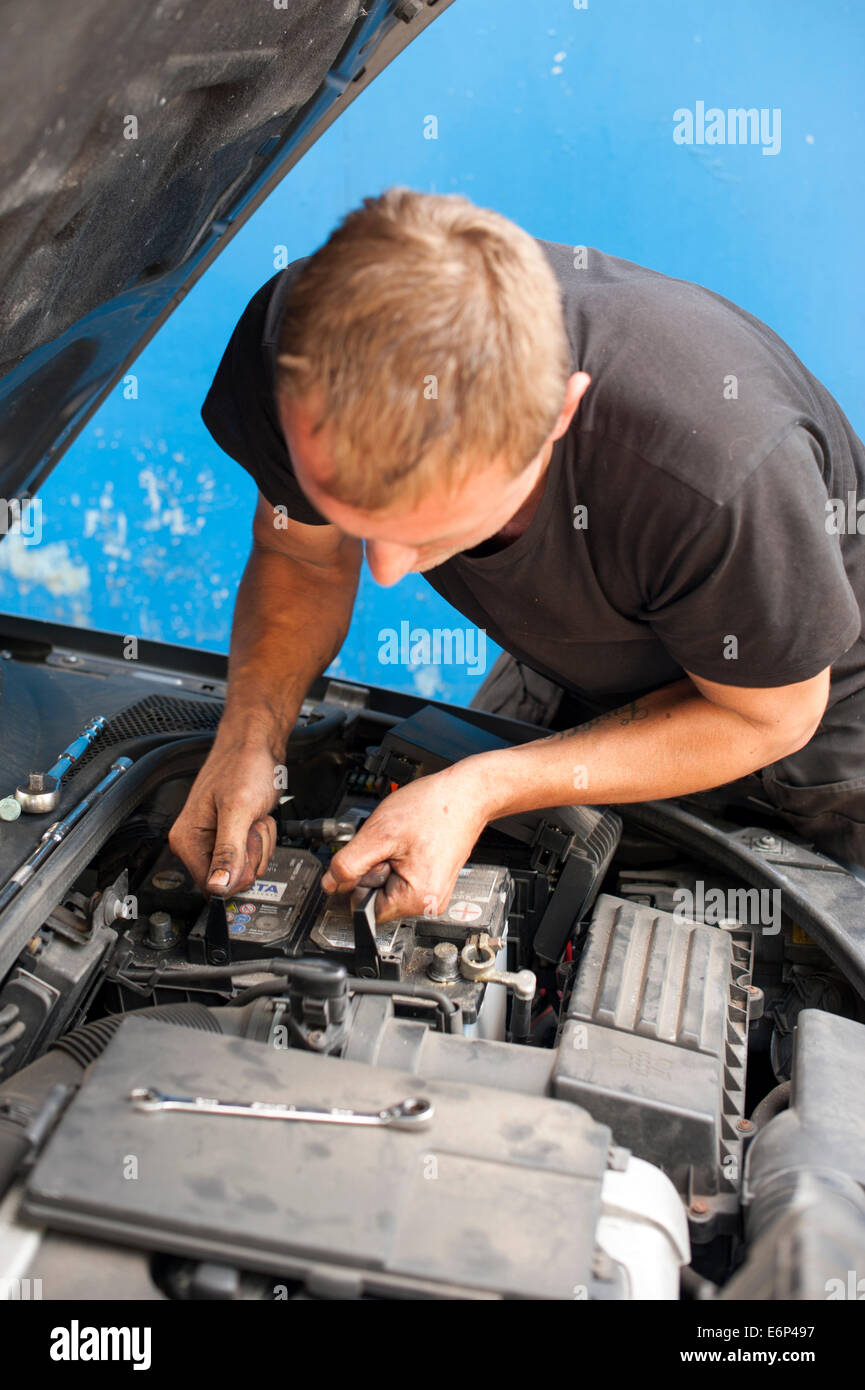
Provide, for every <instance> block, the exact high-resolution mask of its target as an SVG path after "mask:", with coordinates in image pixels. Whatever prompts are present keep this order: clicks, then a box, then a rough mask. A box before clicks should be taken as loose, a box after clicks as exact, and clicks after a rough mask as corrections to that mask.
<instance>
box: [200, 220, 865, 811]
mask: <svg viewBox="0 0 865 1390" xmlns="http://www.w3.org/2000/svg"><path fill="white" fill-rule="evenodd" d="M539 245H540V246H541V248H542V249H543V251H544V252H545V254H546V255H547V257H548V259H549V261H550V264H551V265H552V268H553V270H554V272H555V275H556V278H557V280H558V283H559V286H560V289H561V295H562V303H563V308H564V314H565V323H566V327H567V333H568V338H569V341H570V346H571V354H572V360H573V365H574V370H578V369H579V370H584V371H587V372H588V373H589V374H590V376H591V378H592V382H591V385H590V386H589V388H588V390H587V392H586V394H585V396H584V397H583V399H582V401H581V402H580V404H579V406H578V408H577V412H576V415H575V417H574V420H573V422H572V424H571V426H570V428H569V430H568V431H567V433H566V434H565V436H564V437H563V438H562V439H561V440H559V441H557V443H556V445H555V447H554V449H553V454H552V459H551V462H550V466H549V472H548V475H547V480H546V485H545V489H544V493H543V497H542V499H541V503H540V506H539V508H538V510H537V512H536V513H535V516H534V517H533V519H532V521H531V523H530V525H529V527H528V529H527V530H526V531H525V532H524V533H523V535H522V536H520V537H519V538H518V539H517V540H516V541H514V542H512V543H511V544H509V545H507V546H506V547H505V548H504V549H501V550H498V551H495V552H494V553H492V554H490V553H488V548H485V547H484V546H479V547H476V548H475V549H474V550H472V551H468V552H463V553H461V554H459V555H457V556H454V557H453V558H452V559H450V560H448V561H446V562H445V563H444V564H442V565H440V566H438V567H437V568H436V569H433V570H429V571H427V573H426V574H425V576H424V577H425V578H426V579H427V580H428V581H429V583H430V584H432V586H433V587H434V588H435V589H436V590H438V592H439V593H440V594H442V595H443V597H444V598H445V599H447V600H448V602H450V603H451V604H453V606H454V607H455V608H457V609H458V610H459V611H460V612H461V613H463V614H464V615H465V616H466V617H467V618H468V619H469V620H470V621H471V622H473V623H475V624H476V625H477V626H478V627H482V628H484V629H485V630H486V632H487V633H488V635H489V636H490V637H491V638H492V639H493V640H494V641H495V642H497V643H498V644H499V645H500V646H502V647H503V648H505V649H506V650H507V651H509V652H511V653H513V655H514V656H516V657H517V658H518V659H519V660H521V661H523V662H526V663H527V664H528V665H529V666H531V667H533V668H534V669H535V670H537V671H539V672H540V673H541V674H542V675H545V676H548V677H550V678H551V679H553V680H554V681H556V682H558V683H559V684H560V685H563V686H564V687H565V688H566V689H568V690H570V691H571V692H572V693H573V694H574V695H575V696H576V697H577V698H578V699H579V700H581V701H584V702H585V703H586V704H587V705H588V706H589V707H591V708H593V709H609V708H612V707H614V706H615V705H617V704H621V703H623V702H624V701H626V700H628V699H632V698H635V697H636V696H637V695H639V694H643V693H645V692H647V691H649V690H654V689H657V688H658V687H659V686H662V685H665V684H667V683H669V682H670V681H674V680H677V679H680V678H681V676H682V674H683V672H684V671H691V672H693V673H694V674H695V675H698V676H702V677H704V678H706V679H708V680H712V681H718V682H721V683H722V684H727V685H738V686H780V685H788V684H792V683H793V682H796V681H802V680H806V679H807V678H809V677H811V676H814V675H816V674H817V673H818V672H819V671H821V670H822V669H823V668H824V667H826V666H828V665H830V664H831V665H832V668H833V669H832V692H831V696H830V708H829V710H827V713H826V715H825V717H824V720H823V723H822V725H821V728H820V730H819V731H818V734H817V735H816V736H815V738H814V739H812V741H811V743H810V744H809V745H808V747H807V748H806V749H803V750H801V751H800V752H799V753H798V754H795V755H793V757H792V758H789V759H785V760H784V761H783V763H779V764H776V765H775V767H776V770H778V775H779V776H782V775H783V778H784V780H786V781H789V782H790V783H793V784H798V785H802V786H806V785H810V786H813V785H814V784H818V783H825V782H835V781H839V780H843V779H849V778H852V777H855V776H859V777H861V776H863V775H865V722H863V721H865V643H863V640H862V638H861V637H860V629H861V626H862V606H863V601H865V536H860V535H858V533H857V532H856V530H855V525H854V527H853V529H852V533H851V532H850V531H848V532H846V533H843V534H840V535H839V534H836V527H837V522H833V520H832V515H833V514H832V513H831V512H830V511H829V510H828V508H827V499H843V501H844V506H845V508H847V499H848V495H849V494H850V493H853V494H855V495H856V496H862V497H865V446H863V444H862V441H861V440H860V439H859V438H858V437H857V435H856V434H855V432H854V431H853V429H852V427H851V425H850V423H849V422H848V421H847V419H846V417H845V416H844V414H843V412H842V411H841V409H840V408H839V406H838V405H837V403H836V402H835V400H834V399H833V397H832V396H831V395H830V394H829V392H828V391H827V390H826V389H825V387H824V386H822V385H821V383H820V382H819V381H817V380H816V378H815V377H814V376H812V374H811V373H810V372H809V371H807V369H806V368H805V367H804V366H803V364H802V363H801V362H800V361H799V359H798V358H797V357H796V356H795V354H794V353H793V352H792V351H791V350H790V348H789V347H787V345H786V344H785V343H784V342H783V341H782V340H781V339H780V338H779V337H778V336H777V334H775V333H773V332H772V330H771V329H769V328H768V327H767V326H766V325H765V324H763V323H761V322H760V321H759V320H758V319H755V318H754V317H753V316H752V315H750V314H748V313H746V312H745V311H743V310H742V309H740V308H738V307H737V306H736V305H734V304H732V303H730V301H729V300H726V299H723V298H722V297H721V296H719V295H716V294H714V293H713V292H712V291H710V290H707V289H704V288H702V287H700V286H698V285H693V284H690V283H688V282H687V281H683V280H674V279H671V278H669V277H667V276H664V275H660V274H658V273H657V272H655V271H652V270H647V269H645V268H644V267H642V266H638V265H634V264H632V263H631V262H629V261H624V260H621V259H619V258H617V257H614V256H607V255H605V254H604V253H603V252H600V251H596V250H592V249H590V250H589V251H588V254H587V257H586V261H587V264H586V266H585V268H578V267H575V265H574V259H575V257H574V254H573V251H572V248H571V247H569V246H563V245H559V244H556V243H552V242H544V241H541V242H539ZM301 264H303V262H302V261H296V262H294V263H293V265H292V266H289V267H288V268H287V269H286V270H284V271H281V272H280V273H279V274H277V275H275V276H274V277H273V278H272V279H271V280H269V281H268V282H267V284H265V285H263V286H262V287H261V289H260V290H259V291H258V292H257V293H256V294H255V295H254V296H253V298H252V300H251V301H250V303H249V305H248V307H247V309H246V310H245V312H244V314H243V315H242V317H241V319H240V321H239V323H238V324H237V327H236V328H235V330H234V333H233V335H232V338H231V340H230V342H229V344H228V347H227V348H226V351H225V355H224V356H223V359H222V361H221V363H220V366H219V369H218V371H217V373H216V377H215V379H214V381H213V384H212V386H211V389H210V391H209V393H208V395H207V398H206V400H205V403H204V407H203V409H202V418H203V420H204V423H205V425H206V426H207V428H208V430H209V431H210V433H211V434H212V435H213V437H214V439H215V440H216V442H217V443H218V444H219V445H220V446H221V447H222V448H223V449H224V450H225V451H226V452H227V453H228V454H230V455H231V457H232V458H234V459H236V460H237V462H238V463H240V464H242V465H243V467H244V468H245V469H246V470H247V471H248V472H249V473H250V474H251V475H252V477H253V478H254V479H255V481H256V483H257V484H258V487H259V489H260V491H261V492H262V494H263V495H264V497H266V498H267V500H268V501H269V502H270V503H271V504H273V505H274V506H276V505H280V504H282V505H284V506H285V507H286V509H287V512H288V515H289V516H291V517H293V518H294V519H296V520H298V521H301V522H306V523H309V524H313V525H315V524H320V523H322V522H323V521H324V518H323V517H322V516H321V515H320V513H319V512H317V511H316V509H315V508H314V507H313V506H312V504H311V503H310V502H309V501H308V500H307V498H306V497H305V496H304V494H303V492H302V491H301V489H300V486H299V484H298V483H297V481H296V479H295V478H294V475H293V472H292V466H291V460H290V458H289V455H288V451H287V449H286V445H285V442H284V439H283V436H282V433H281V430H280V427H279V423H278V419H277V415H276V410H275V406H274V400H273V381H274V353H275V343H276V333H277V329H278V323H279V315H280V307H281V301H282V297H283V296H284V294H285V291H286V290H287V288H288V285H289V283H290V279H291V275H292V273H293V271H294V270H295V268H297V267H299V266H300V265H301ZM845 514H846V513H845ZM863 526H865V522H863Z"/></svg>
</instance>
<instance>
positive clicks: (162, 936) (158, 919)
mask: <svg viewBox="0 0 865 1390" xmlns="http://www.w3.org/2000/svg"><path fill="white" fill-rule="evenodd" d="M148 920H149V922H150V931H149V932H148V933H147V935H148V937H149V939H150V943H151V945H153V946H156V947H157V949H158V948H159V947H160V946H173V945H174V942H175V941H176V940H177V932H176V931H175V930H174V924H173V922H172V920H171V918H170V916H169V915H168V913H167V912H153V913H151V915H150V918H149V919H148Z"/></svg>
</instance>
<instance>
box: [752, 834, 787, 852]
mask: <svg viewBox="0 0 865 1390" xmlns="http://www.w3.org/2000/svg"><path fill="white" fill-rule="evenodd" d="M754 848H755V849H762V850H770V849H780V848H781V841H780V840H779V839H777V838H776V837H775V836H774V835H758V837H757V839H756V840H755V841H754Z"/></svg>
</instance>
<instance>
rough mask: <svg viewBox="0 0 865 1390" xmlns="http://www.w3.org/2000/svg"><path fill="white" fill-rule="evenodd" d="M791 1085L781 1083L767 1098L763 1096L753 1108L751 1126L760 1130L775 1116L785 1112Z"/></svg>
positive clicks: (788, 1102)
mask: <svg viewBox="0 0 865 1390" xmlns="http://www.w3.org/2000/svg"><path fill="white" fill-rule="evenodd" d="M791 1090H792V1083H791V1082H790V1081H782V1082H781V1084H780V1086H776V1087H775V1089H774V1090H773V1091H770V1092H769V1094H768V1095H767V1096H764V1097H763V1099H762V1100H761V1101H760V1103H759V1105H756V1106H755V1107H754V1112H753V1114H752V1115H751V1124H752V1125H754V1126H755V1127H756V1128H757V1129H762V1128H763V1126H764V1125H765V1124H768V1123H769V1121H770V1120H773V1119H774V1118H775V1116H776V1115H780V1113H781V1111H782V1110H786V1109H787V1106H788V1105H789V1104H790V1091H791Z"/></svg>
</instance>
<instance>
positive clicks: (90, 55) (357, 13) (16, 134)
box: [0, 0, 451, 499]
mask: <svg viewBox="0 0 865 1390" xmlns="http://www.w3.org/2000/svg"><path fill="white" fill-rule="evenodd" d="M450 3H451V0H428V3H426V4H424V3H423V0H267V2H266V3H259V4H254V5H251V4H238V3H237V0H200V3H198V4H194V5H191V4H189V3H188V0H75V3H74V4H73V5H66V6H60V7H58V6H57V5H56V4H55V3H53V0H0V20H2V28H3V38H4V82H3V86H2V90H0V167H2V173H0V284H2V286H3V291H2V298H0V496H2V497H6V498H7V499H8V498H10V497H18V498H21V497H24V496H27V495H28V494H32V493H33V492H34V491H35V490H36V489H37V488H38V487H39V485H40V483H41V482H42V480H43V479H44V478H45V477H46V475H47V474H48V473H49V472H50V471H51V469H52V467H53V466H54V464H55V463H56V462H57V460H58V458H59V457H60V456H61V454H62V453H63V451H64V450H65V449H66V447H67V446H68V445H69V443H70V442H71V441H72V439H74V437H75V436H76V434H77V433H78V432H79V431H80V430H81V428H82V427H83V425H84V424H85V423H86V421H87V420H88V419H89V418H90V416H91V415H92V414H93V413H94V412H95V411H96V409H97V408H98V406H99V405H100V403H101V401H102V400H103V398H104V397H105V395H106V394H107V393H108V392H109V391H110V390H111V389H112V387H113V386H114V385H115V383H116V382H117V381H118V380H119V379H120V377H121V376H122V375H123V372H124V371H125V370H126V368H127V367H128V365H129V363H130V362H131V361H132V360H133V359H134V358H135V357H136V356H137V355H138V354H139V352H140V351H141V349H142V348H143V347H144V345H145V343H147V341H148V340H149V339H150V338H151V337H152V336H153V334H154V333H155V332H156V331H157V329H158V328H159V327H160V326H161V325H162V323H163V322H164V321H165V319H166V318H167V317H168V316H169V315H170V314H171V313H172V311H173V310H174V309H175V308H176V306H177V305H178V303H179V302H180V300H181V299H182V298H183V296H184V295H185V294H186V293H187V291H188V290H189V289H190V288H191V286H192V285H193V284H194V283H195V282H196V280H197V279H198V277H199V276H200V275H201V274H202V272H203V271H204V270H205V269H206V268H207V266H208V265H209V264H210V262H211V261H212V260H213V259H214V258H215V257H216V256H217V255H218V254H219V252H220V251H221V250H222V249H223V247H224V246H225V245H226V244H227V243H228V241H230V239H231V237H232V236H233V235H234V233H235V232H237V231H238V230H239V228H240V227H242V226H243V224H244V223H245V222H246V220H247V218H248V217H249V216H250V215H251V214H252V213H253V212H254V211H255V209H256V208H257V207H258V206H259V204H260V203H261V202H262V201H263V200H264V198H266V197H267V195H268V194H269V193H270V192H271V190H272V189H273V188H274V187H275V185H276V184H277V183H278V182H279V181H280V180H281V179H282V178H283V177H284V176H285V174H287V173H288V171H289V170H290V169H291V168H292V167H293V165H294V164H295V163H296V162H297V160H298V159H299V158H300V157H301V155H302V154H303V153H305V151H306V150H307V149H309V147H310V146H311V145H312V144H313V143H314V142H315V141H316V140H317V139H318V137H319V135H320V134H321V133H322V132H323V131H324V130H325V129H326V128H327V127H328V126H329V125H330V123H331V122H332V121H333V120H334V119H335V118H336V117H337V116H338V115H339V113H340V111H341V110H342V109H343V108H344V107H345V106H346V105H348V104H349V102H351V101H352V100H353V99H354V97H355V96H357V95H358V93H359V92H360V91H362V90H363V88H364V87H365V86H366V85H367V84H368V83H369V82H370V81H371V80H372V79H373V77H375V76H376V75H377V73H378V72H380V71H381V70H382V68H384V67H386V66H387V64H388V63H389V62H390V61H391V59H393V58H394V57H396V56H397V54H399V53H400V52H401V51H402V50H403V48H405V47H406V45H407V44H408V43H409V41H410V40H411V39H412V38H414V37H415V36H416V35H417V34H418V33H420V31H421V30H422V29H423V28H425V27H426V25H427V24H428V23H429V22H430V21H431V20H432V19H434V18H435V16H436V15H437V14H439V13H441V11H442V10H444V9H446V8H447V6H448V5H449V4H450Z"/></svg>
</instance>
